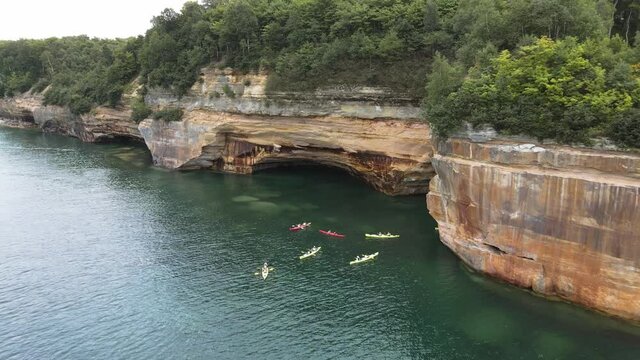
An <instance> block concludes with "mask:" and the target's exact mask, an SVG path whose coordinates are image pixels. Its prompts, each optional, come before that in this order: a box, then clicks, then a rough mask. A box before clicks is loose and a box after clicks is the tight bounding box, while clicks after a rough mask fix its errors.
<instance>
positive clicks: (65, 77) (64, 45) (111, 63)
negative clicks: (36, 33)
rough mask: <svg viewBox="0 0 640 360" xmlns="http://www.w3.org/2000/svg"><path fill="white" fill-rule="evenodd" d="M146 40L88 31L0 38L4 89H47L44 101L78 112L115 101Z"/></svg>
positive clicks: (135, 70)
mask: <svg viewBox="0 0 640 360" xmlns="http://www.w3.org/2000/svg"><path fill="white" fill-rule="evenodd" d="M141 44H142V38H138V39H128V40H102V39H90V38H88V37H86V36H78V37H67V38H62V39H55V38H53V39H46V40H20V41H15V42H3V43H0V94H3V95H6V96H11V95H15V94H18V93H21V92H25V91H27V90H29V89H31V88H32V87H33V91H34V92H41V91H43V90H45V88H46V89H47V90H46V92H45V94H44V100H45V103H47V104H56V105H68V106H69V108H70V109H71V110H72V111H73V112H74V113H78V114H80V113H85V112H87V111H89V110H90V109H91V108H92V107H93V106H95V105H100V104H108V105H111V106H115V105H116V104H117V103H118V101H119V100H120V97H121V95H122V92H123V91H124V88H125V86H127V84H129V82H131V80H132V79H133V78H134V77H135V76H136V75H137V74H138V72H139V69H140V67H139V61H138V52H139V48H140V46H141Z"/></svg>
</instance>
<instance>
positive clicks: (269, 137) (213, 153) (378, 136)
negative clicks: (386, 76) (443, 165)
mask: <svg viewBox="0 0 640 360" xmlns="http://www.w3.org/2000/svg"><path fill="white" fill-rule="evenodd" d="M139 129H140V132H141V134H142V136H143V137H144V139H145V142H146V143H147V146H148V147H149V149H150V151H151V154H152V156H153V159H154V162H155V163H156V164H157V165H160V166H163V167H167V168H171V169H190V168H213V169H215V170H219V171H225V172H233V173H245V174H246V173H251V172H253V171H256V170H259V169H263V168H267V167H273V166H278V165H282V164H296V163H315V164H323V165H327V166H333V167H339V168H342V169H345V170H347V171H349V172H351V173H353V174H355V175H357V176H360V177H362V178H363V179H365V181H367V182H368V183H370V184H371V185H373V186H374V187H375V188H376V189H378V190H380V191H383V192H385V193H387V194H416V193H425V192H426V191H427V187H428V179H429V178H431V177H432V176H433V169H432V167H431V164H430V159H431V153H432V147H431V145H430V143H429V141H428V139H429V135H430V134H429V127H428V125H427V124H425V123H421V122H415V121H405V120H365V119H354V118H344V117H296V116H287V117H284V116H282V117H275V116H256V115H243V114H230V113H224V112H212V111H209V110H204V109H199V110H194V111H192V112H189V113H187V114H186V115H185V117H184V119H183V121H181V122H173V123H167V122H164V121H153V120H150V119H147V120H145V121H143V122H142V123H140V127H139Z"/></svg>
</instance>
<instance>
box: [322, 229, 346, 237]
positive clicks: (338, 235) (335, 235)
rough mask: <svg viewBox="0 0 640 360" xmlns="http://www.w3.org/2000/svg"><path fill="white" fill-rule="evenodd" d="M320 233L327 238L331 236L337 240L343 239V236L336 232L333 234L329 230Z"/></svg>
mask: <svg viewBox="0 0 640 360" xmlns="http://www.w3.org/2000/svg"><path fill="white" fill-rule="evenodd" d="M320 232H321V233H322V234H325V235H329V236H333V237H337V238H343V237H344V235H343V234H338V233H337V232H333V231H331V230H329V231H327V230H320Z"/></svg>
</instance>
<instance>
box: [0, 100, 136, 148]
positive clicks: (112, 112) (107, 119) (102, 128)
mask: <svg viewBox="0 0 640 360" xmlns="http://www.w3.org/2000/svg"><path fill="white" fill-rule="evenodd" d="M130 118H131V110H129V109H127V108H118V109H112V108H107V107H98V108H96V109H94V110H92V111H91V113H89V114H84V115H80V116H78V115H74V114H72V113H71V111H69V109H68V108H66V107H61V106H55V105H43V104H42V96H39V95H35V96H34V95H22V96H18V97H14V98H10V99H3V100H0V125H5V126H13V127H22V128H29V127H32V128H37V127H39V128H41V129H42V130H43V131H46V132H55V133H59V134H63V135H68V136H73V137H77V138H79V139H81V140H82V141H85V142H103V141H110V140H113V139H116V138H125V139H131V140H138V141H142V137H141V136H140V132H139V131H138V124H136V123H135V122H133V121H132V120H130Z"/></svg>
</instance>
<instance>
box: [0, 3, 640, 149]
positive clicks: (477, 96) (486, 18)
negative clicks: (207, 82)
mask: <svg viewBox="0 0 640 360" xmlns="http://www.w3.org/2000/svg"><path fill="white" fill-rule="evenodd" d="M639 16H640V4H639V3H638V1H637V0H202V1H201V3H196V2H187V3H186V4H185V5H184V7H183V8H182V9H181V11H180V12H176V11H174V10H171V9H166V10H164V11H163V12H162V13H161V14H159V15H158V16H156V17H154V18H153V19H152V21H151V23H152V26H151V28H150V29H149V30H148V31H147V33H146V35H145V36H144V37H138V38H131V39H122V40H102V39H89V38H87V37H83V36H80V37H70V38H63V39H47V40H20V41H13V42H8V41H5V42H0V94H2V95H5V96H11V95H14V94H18V93H21V92H24V91H27V90H29V89H31V91H33V92H43V91H44V96H45V101H46V102H47V103H50V104H59V105H68V106H69V107H70V108H71V109H72V110H73V111H74V112H76V113H83V112H87V111H89V110H90V109H91V108H92V107H93V106H96V105H110V106H115V105H116V104H117V103H118V102H119V101H120V100H121V95H122V93H123V91H125V90H126V87H127V86H128V84H130V83H131V81H132V80H133V79H134V78H135V77H136V76H137V75H140V77H139V79H140V83H142V84H143V85H146V86H148V87H163V88H166V89H171V90H172V91H173V92H175V93H176V94H178V95H184V94H186V93H187V92H188V90H189V89H190V88H191V86H193V84H194V83H195V82H196V81H197V80H198V78H199V73H200V69H201V68H202V67H203V66H206V65H213V66H218V67H226V66H230V67H233V68H234V69H236V70H238V71H257V70H261V71H266V72H267V73H268V74H269V80H268V83H267V91H290V90H291V91H298V90H312V89H315V88H317V87H319V86H326V85H350V86H353V85H374V86H387V87H389V88H391V89H392V90H393V91H395V92H396V93H402V94H405V95H408V96H411V97H413V98H416V99H417V98H421V97H423V96H424V97H425V101H424V107H425V113H426V115H427V118H428V120H429V121H430V122H431V123H432V124H433V127H434V129H435V130H436V132H437V133H439V134H440V135H447V134H450V133H451V132H453V131H455V130H457V129H459V128H460V127H461V126H463V125H464V124H465V123H468V124H472V125H474V126H482V125H486V124H488V125H492V126H494V127H495V128H497V129H498V130H499V131H502V132H505V133H510V134H516V133H517V134H528V135H531V136H535V137H538V138H540V139H543V138H553V139H557V140H559V141H563V142H588V141H589V139H591V138H592V137H593V136H600V135H606V136H609V137H611V138H613V139H615V140H616V141H618V142H619V143H621V144H625V145H629V146H639V142H638V140H637V139H638V137H639V136H638V134H637V133H638V130H637V129H638V113H639V111H638V109H639V105H638V103H637V99H638V97H637V95H638V94H637V86H638V68H639V66H638V63H639V62H640V61H639V60H638V51H639V50H638V48H637V47H633V43H634V41H635V40H636V37H638V36H637V35H636V32H637V31H638V30H639V29H640V28H639V25H638V24H639ZM638 42H640V41H638ZM425 82H426V84H427V85H426V87H425ZM223 91H224V92H225V93H226V95H227V96H228V97H233V96H235V94H234V93H233V91H232V90H231V89H230V88H228V89H223ZM218 96H219V94H218ZM131 106H132V108H133V118H134V119H136V120H137V121H139V120H141V119H143V118H146V117H148V116H151V110H150V109H149V108H148V107H147V106H146V105H145V104H144V101H143V100H142V99H141V98H139V97H138V98H136V99H133V100H132V102H131ZM161 115H162V117H163V118H164V117H166V116H168V117H169V118H170V119H173V118H175V116H174V115H176V114H172V113H170V114H165V113H161Z"/></svg>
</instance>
